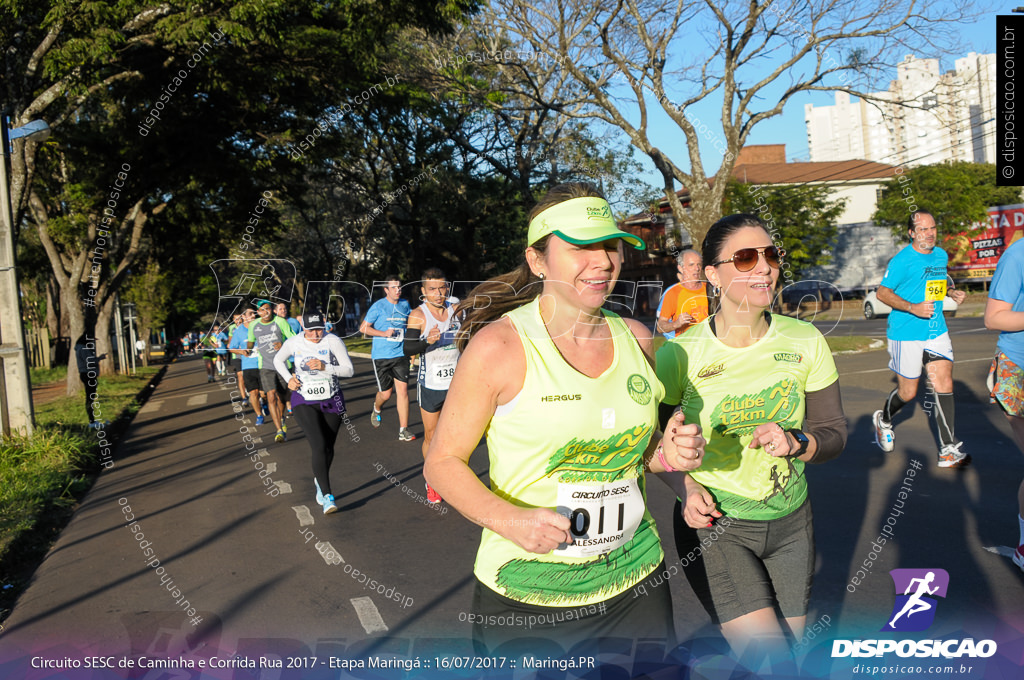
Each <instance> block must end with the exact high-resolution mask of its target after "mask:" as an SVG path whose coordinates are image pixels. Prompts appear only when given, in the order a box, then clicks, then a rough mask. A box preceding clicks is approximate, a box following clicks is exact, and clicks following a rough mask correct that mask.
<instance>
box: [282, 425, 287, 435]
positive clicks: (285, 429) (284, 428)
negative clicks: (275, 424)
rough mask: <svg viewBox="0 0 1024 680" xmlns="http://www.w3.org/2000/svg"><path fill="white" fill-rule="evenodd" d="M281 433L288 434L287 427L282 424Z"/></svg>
mask: <svg viewBox="0 0 1024 680" xmlns="http://www.w3.org/2000/svg"><path fill="white" fill-rule="evenodd" d="M281 432H284V433H285V434H288V426H287V425H285V424H284V423H281Z"/></svg>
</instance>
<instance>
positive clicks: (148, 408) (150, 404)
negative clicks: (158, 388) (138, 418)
mask: <svg viewBox="0 0 1024 680" xmlns="http://www.w3.org/2000/svg"><path fill="white" fill-rule="evenodd" d="M163 405H164V402H163V401H147V402H146V404H145V406H143V407H142V408H140V409H139V413H156V412H157V411H159V410H160V407H161V406H163Z"/></svg>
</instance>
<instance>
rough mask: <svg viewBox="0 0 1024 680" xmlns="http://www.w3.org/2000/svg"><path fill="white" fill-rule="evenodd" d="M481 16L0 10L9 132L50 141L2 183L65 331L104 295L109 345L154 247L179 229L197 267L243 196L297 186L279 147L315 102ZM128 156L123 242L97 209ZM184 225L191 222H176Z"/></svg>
mask: <svg viewBox="0 0 1024 680" xmlns="http://www.w3.org/2000/svg"><path fill="white" fill-rule="evenodd" d="M476 6H477V2H476V0H436V1H433V2H424V3H408V2H404V1H402V0H382V1H380V2H375V3H366V2H362V1H360V0H347V1H343V2H338V3H322V2H315V1H307V0H300V1H299V2H291V1H289V2H284V1H282V0H278V1H273V0H272V1H269V2H268V1H267V0H243V1H240V2H211V3H200V4H196V3H186V2H167V3H160V4H156V5H154V4H153V3H146V2H121V3H114V4H110V3H100V2H69V1H52V2H40V1H31V0H29V1H22V2H8V3H3V4H2V5H0V45H2V46H3V48H4V52H5V54H6V55H7V58H6V61H5V65H6V77H5V80H4V83H5V105H6V106H8V107H10V109H11V110H12V113H13V115H12V123H13V125H15V126H17V125H21V124H24V123H25V122H27V121H29V120H31V119H35V118H43V119H45V120H46V121H47V122H48V123H49V124H50V126H51V128H53V130H54V133H55V134H54V136H53V138H52V139H51V140H50V141H48V142H46V144H45V146H42V147H41V146H40V144H39V143H38V142H25V141H19V142H17V143H16V144H15V151H14V155H13V158H12V182H11V184H12V198H13V203H14V207H15V215H16V227H20V226H21V225H22V216H24V215H28V219H29V220H30V222H31V226H32V227H33V228H34V229H35V230H37V231H38V233H39V241H40V244H41V247H42V248H43V249H44V251H45V253H46V256H47V259H48V260H49V263H50V266H51V267H52V269H53V278H54V280H55V281H56V282H57V285H58V286H59V288H60V305H59V306H60V311H61V314H62V315H66V316H67V317H68V318H69V321H68V322H67V323H63V322H62V324H61V325H62V327H67V328H69V332H70V335H71V336H76V335H78V334H79V333H80V332H81V331H82V330H83V329H84V327H85V324H86V322H87V318H86V313H85V312H86V311H88V310H84V309H83V305H82V303H81V301H82V300H83V299H88V297H86V296H85V295H84V294H85V293H86V292H87V291H90V290H91V291H92V292H93V293H96V294H95V295H94V296H91V297H95V298H97V305H96V310H98V312H97V314H96V321H97V324H98V325H99V326H100V327H101V328H100V329H99V333H98V335H99V336H100V337H99V338H98V340H99V347H98V349H99V352H100V353H103V350H104V347H103V344H104V343H105V341H106V333H105V332H104V329H103V328H102V327H103V326H104V325H105V323H106V320H107V319H109V315H110V305H111V303H112V300H113V295H114V294H115V293H116V292H117V290H118V288H119V287H120V286H121V285H122V284H123V283H124V280H125V276H126V273H127V271H128V270H129V268H130V267H131V265H132V264H133V262H135V260H136V258H141V257H142V256H144V255H145V254H146V253H145V250H146V248H152V247H154V244H156V243H158V242H160V241H162V240H164V239H166V238H175V237H178V238H180V241H181V242H182V243H183V244H184V245H187V246H195V247H196V248H198V249H199V250H191V251H189V250H186V249H181V250H185V252H187V254H188V255H190V256H192V261H193V262H195V261H201V260H205V261H207V262H208V261H210V260H211V259H213V258H214V257H216V256H218V255H219V254H220V253H222V252H224V251H225V250H226V247H227V246H226V242H230V240H231V239H230V231H231V225H232V224H244V223H245V217H244V216H245V215H246V213H247V212H248V209H249V207H250V205H251V202H252V199H251V197H252V196H254V195H258V194H259V193H260V191H259V190H262V189H264V188H266V187H268V186H271V187H276V188H278V189H279V188H280V187H279V183H280V182H287V181H294V180H295V179H296V178H298V177H299V176H298V175H296V174H295V173H291V174H289V173H288V172H286V171H283V169H282V166H283V165H285V164H286V163H287V162H288V159H287V152H285V151H284V150H283V148H284V147H285V146H286V145H287V144H289V143H290V142H292V141H293V140H294V137H295V136H296V135H297V134H299V131H303V132H304V131H305V130H306V129H307V128H308V127H309V126H308V125H307V124H306V123H307V122H308V121H310V120H312V119H314V118H315V117H316V116H318V115H320V113H321V112H322V111H323V109H324V106H325V104H324V102H331V101H334V102H341V101H345V100H346V98H348V97H351V96H353V95H355V94H356V93H359V92H361V91H363V89H364V88H365V87H366V86H368V85H369V84H370V83H372V82H374V81H375V80H376V79H377V78H379V76H380V73H379V70H380V65H381V64H382V62H383V58H384V57H385V56H386V55H387V54H388V43H389V38H390V36H391V35H392V34H394V33H397V32H398V31H399V30H402V29H404V28H405V27H407V26H409V25H414V26H418V27H421V28H423V29H424V30H426V31H444V30H448V29H449V28H450V27H451V26H452V22H457V21H459V20H460V18H461V16H462V15H463V13H465V12H468V11H472V10H474V9H475V8H476ZM122 163H128V164H130V165H131V166H132V168H133V172H132V174H131V177H130V180H129V183H130V185H129V186H128V187H127V188H125V189H124V190H123V191H120V192H119V196H118V201H119V206H118V214H117V215H116V216H115V217H114V222H115V224H116V226H117V232H118V235H117V236H106V235H104V234H103V233H102V232H103V231H110V230H109V229H103V227H108V226H109V225H107V224H103V223H102V218H103V217H104V215H103V212H102V211H103V210H104V208H105V205H106V201H107V200H108V199H109V198H110V193H111V187H110V183H111V182H112V181H113V179H114V177H115V176H116V173H117V171H118V169H119V168H120V167H121V165H122ZM119 189H120V187H119ZM254 189H259V190H256V191H254ZM183 202H190V203H191V204H190V205H189V206H182V205H181V204H182V203H183ZM169 208H175V209H173V210H172V209H169ZM161 213H163V214H162V215H161ZM186 215H190V216H193V217H195V218H196V221H195V222H191V223H190V222H182V221H176V220H180V219H182V218H183V217H184V216H186ZM175 218H176V219H175ZM211 224H216V226H217V227H218V229H219V231H218V236H217V237H215V238H206V239H203V238H198V239H197V238H189V237H185V238H181V237H182V235H183V234H184V233H186V232H188V233H190V232H193V231H200V232H202V231H205V228H206V226H207V225H211ZM272 225H273V223H272V222H271V224H270V225H268V227H269V226H272ZM182 230H185V231H184V232H183V231H182ZM98 237H99V238H105V239H108V242H107V243H105V244H104V250H103V251H102V253H101V254H100V255H99V258H98V259H99V262H93V260H92V257H91V255H90V256H87V254H89V253H94V252H95V248H94V246H95V244H96V243H97V238H98ZM180 252H181V251H179V254H180ZM203 255H209V256H208V257H204V256H203ZM94 267H95V269H94ZM174 271H176V272H178V271H180V270H177V269H175V270H174ZM204 277H205V278H204ZM208 278H209V272H206V274H205V275H203V274H198V273H197V274H196V276H194V277H193V278H192V282H191V284H190V285H192V290H193V291H195V290H197V284H196V282H198V281H202V280H206V279H208ZM184 308H187V305H181V306H180V307H179V308H178V309H184ZM193 321H194V319H193ZM104 368H107V369H109V366H105V367H104ZM75 388H77V380H76V379H75V380H69V391H73V390H74V389H75Z"/></svg>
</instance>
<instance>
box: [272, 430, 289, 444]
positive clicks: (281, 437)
mask: <svg viewBox="0 0 1024 680" xmlns="http://www.w3.org/2000/svg"><path fill="white" fill-rule="evenodd" d="M285 439H287V435H286V434H285V433H284V430H278V431H277V434H275V435H274V441H275V442H283V441H284V440H285Z"/></svg>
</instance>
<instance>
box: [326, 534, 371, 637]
mask: <svg viewBox="0 0 1024 680" xmlns="http://www.w3.org/2000/svg"><path fill="white" fill-rule="evenodd" d="M315 547H316V549H317V552H319V553H320V557H322V558H324V562H326V563H327V566H328V567H336V566H337V565H339V564H341V563H342V562H344V561H345V558H344V557H342V556H341V553H339V552H338V551H337V549H335V547H334V546H333V545H331V542H330V541H317V543H316V546H315ZM385 630H387V629H386V628H385Z"/></svg>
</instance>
